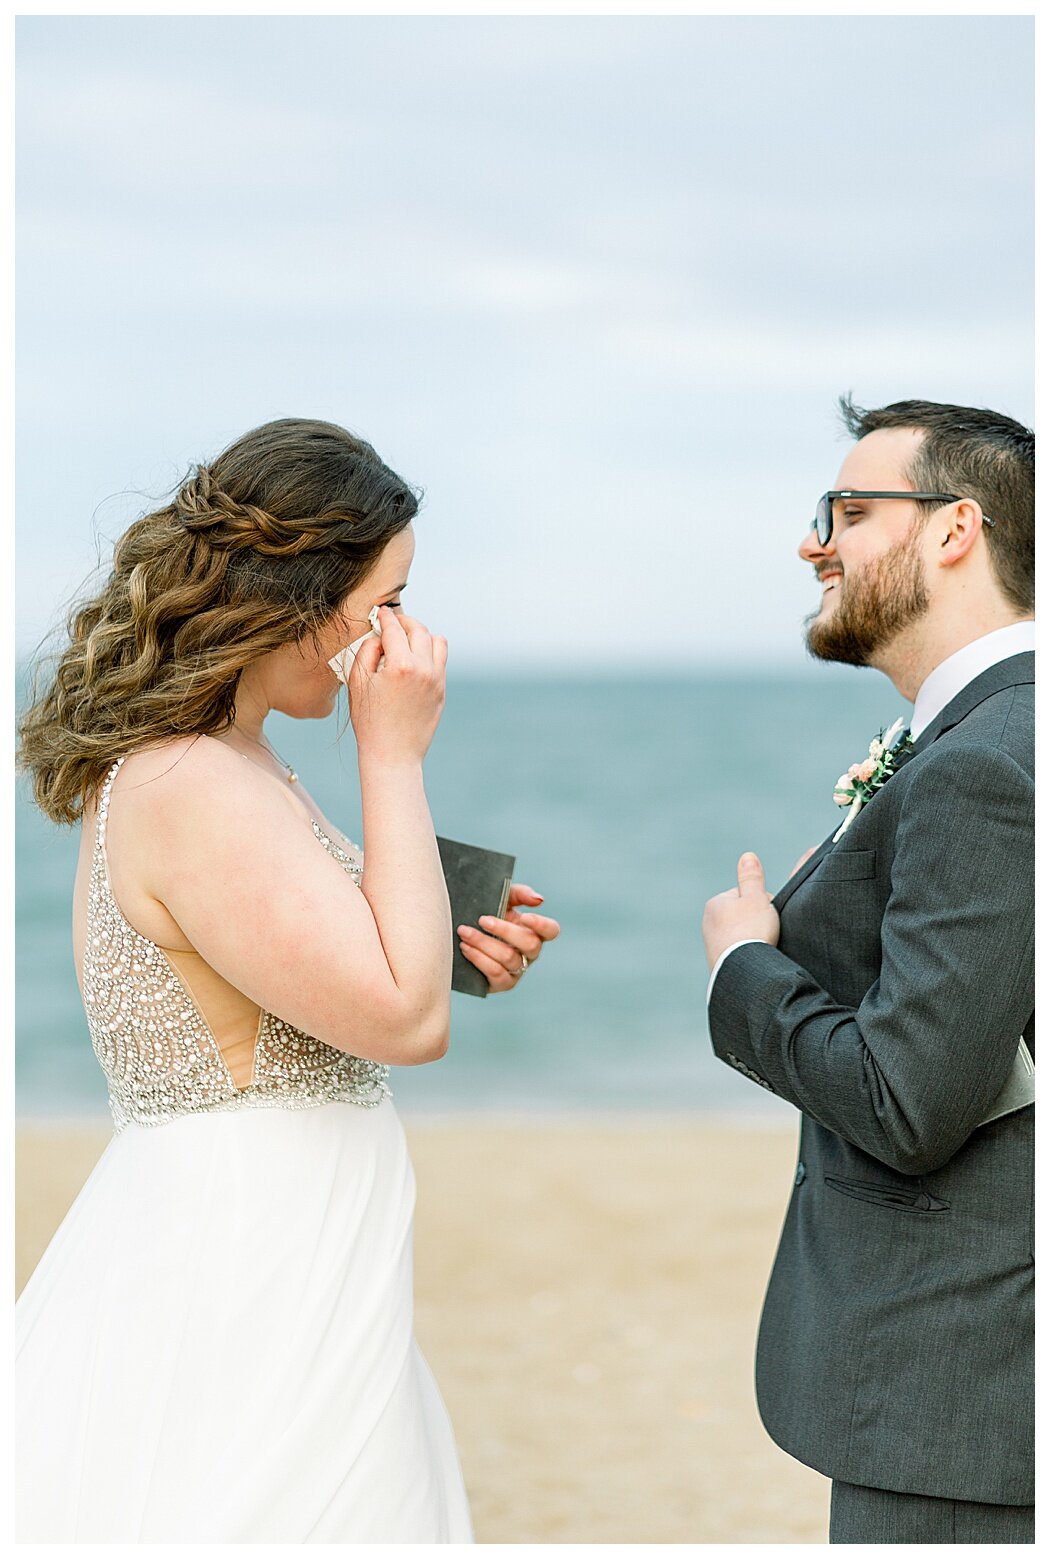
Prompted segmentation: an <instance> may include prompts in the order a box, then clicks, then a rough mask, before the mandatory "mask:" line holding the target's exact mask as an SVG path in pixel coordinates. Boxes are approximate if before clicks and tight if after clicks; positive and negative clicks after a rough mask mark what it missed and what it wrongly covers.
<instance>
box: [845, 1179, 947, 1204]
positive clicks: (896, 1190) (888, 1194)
mask: <svg viewBox="0 0 1050 1559" xmlns="http://www.w3.org/2000/svg"><path fill="white" fill-rule="evenodd" d="M824 1184H825V1185H826V1186H827V1187H828V1188H829V1190H831V1191H838V1192H839V1194H840V1195H841V1196H852V1197H854V1198H855V1199H856V1200H857V1201H858V1202H874V1203H875V1205H876V1206H877V1207H888V1208H890V1209H892V1211H894V1212H898V1213H947V1212H951V1204H950V1203H948V1202H942V1201H941V1200H940V1198H939V1197H936V1196H931V1195H930V1193H929V1191H924V1190H923V1189H922V1187H921V1186H908V1185H901V1186H896V1185H880V1184H879V1183H878V1182H877V1181H874V1180H842V1179H840V1178H839V1176H838V1175H825V1176H824Z"/></svg>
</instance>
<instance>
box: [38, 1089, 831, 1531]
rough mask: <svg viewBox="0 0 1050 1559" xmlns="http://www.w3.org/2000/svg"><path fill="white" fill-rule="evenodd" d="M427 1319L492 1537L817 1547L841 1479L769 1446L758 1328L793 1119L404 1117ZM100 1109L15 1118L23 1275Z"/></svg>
mask: <svg viewBox="0 0 1050 1559" xmlns="http://www.w3.org/2000/svg"><path fill="white" fill-rule="evenodd" d="M405 1125H406V1131H407V1134H408V1138H409V1142H410V1146H411V1150H412V1157H413V1161H414V1163H415V1168H416V1177H417V1181H418V1188H419V1191H418V1210H417V1222H416V1296H417V1298H416V1303H417V1317H416V1331H417V1336H418V1338H419V1341H420V1344H421V1346H422V1347H423V1350H424V1352H425V1353H426V1355H427V1358H428V1360H429V1362H430V1364H431V1367H432V1368H433V1371H434V1373H435V1375H436V1376H437V1379H438V1381H439V1383H440V1385H441V1388H442V1391H443V1393H444V1396H445V1400H446V1402H447V1404H448V1408H449V1411H450V1413H451V1415H452V1420H453V1423H454V1424H455V1426H456V1432H457V1438H458V1440H459V1446H460V1453H461V1456H462V1460H463V1468H464V1473H465V1476H466V1481H467V1486H468V1489H469V1491H470V1497H471V1503H472V1507H473V1511H474V1521H475V1528H476V1536H477V1539H478V1541H479V1542H482V1543H519V1542H543V1543H595V1542H621V1543H642V1542H664V1543H687V1542H704V1543H745V1542H757V1543H800V1542H801V1543H805V1542H823V1541H825V1540H826V1533H827V1509H828V1498H829V1490H830V1485H829V1484H828V1482H827V1480H826V1479H824V1478H823V1477H821V1476H820V1475H819V1474H817V1473H815V1472H812V1471H811V1470H810V1469H808V1468H806V1467H802V1466H800V1465H799V1464H798V1463H797V1462H794V1461H792V1460H791V1458H790V1457H788V1456H786V1455H785V1454H784V1453H783V1452H781V1451H780V1450H778V1448H777V1447H776V1446H774V1445H773V1444H772V1442H771V1441H770V1440H769V1439H768V1438H767V1436H766V1434H765V1432H764V1430H763V1429H762V1426H761V1423H760V1421H759V1418H758V1413H757V1409H756V1407H755V1402H754V1392H753V1386H752V1360H753V1352H754V1340H755V1331H756V1327H757V1323H758V1315H759V1310H760V1307H761V1301H762V1295H763V1292H764V1289H765V1283H766V1278H767V1276H768V1273H769V1267H770V1263H771V1261H772V1258H773V1253H774V1250H775V1247H776V1240H777V1235H778V1232H779V1228H780V1222H781V1218H782V1216H783V1211H784V1206H785V1203H786V1201H787V1197H788V1193H789V1189H790V1185H791V1178H792V1170H793V1166H794V1156H795V1145H796V1138H795V1131H794V1129H793V1127H792V1126H791V1125H790V1124H784V1125H781V1124H780V1123H776V1124H766V1123H764V1122H761V1123H755V1122H752V1121H739V1122H734V1121H730V1120H721V1121H713V1120H712V1119H711V1118H709V1117H708V1118H699V1117H694V1118H684V1117H683V1118H678V1117H674V1118H671V1117H663V1116H622V1117H616V1118H610V1119H607V1120H606V1119H600V1118H591V1117H588V1118H570V1117H565V1118H552V1119H549V1120H544V1119H536V1118H529V1119H522V1118H517V1119H509V1118H508V1119H506V1120H503V1119H499V1118H495V1117H492V1116H485V1117H478V1116H465V1117H462V1118H450V1117H447V1116H443V1117H441V1118H440V1119H422V1118H415V1117H411V1116H410V1117H408V1118H407V1119H406V1122H405ZM108 1138H109V1133H108V1130H107V1129H106V1127H105V1125H104V1124H100V1125H98V1126H94V1125H83V1124H80V1125H75V1126H74V1125H66V1124H58V1123H53V1124H44V1123H40V1122H33V1123H28V1122H26V1123H22V1124H21V1125H20V1126H19V1129H18V1134H17V1174H18V1179H17V1253H16V1281H17V1284H18V1287H19V1288H21V1286H22V1284H23V1283H24V1282H25V1280H26V1278H27V1277H28V1275H29V1273H30V1272H31V1271H32V1269H33V1267H34V1265H35V1264H36V1262H37V1261H38V1260H39V1257H40V1255H41V1253H42V1251H43V1249H44V1248H45V1246H46V1244H47V1242H48V1240H49V1239H50V1237H51V1235H52V1233H53V1232H54V1229H55V1227H56V1226H57V1224H58V1223H59V1221H60V1219H61V1218H62V1216H63V1215H64V1213H65V1211H66V1209H67V1208H68V1206H69V1204H70V1203H71V1201H72V1200H73V1198H74V1196H75V1195H76V1193H77V1191H78V1190H79V1188H80V1186H81V1185H82V1184H83V1181H84V1179H85V1178H86V1176H87V1175H88V1174H89V1173H90V1170H91V1168H92V1166H93V1164H94V1163H95V1161H96V1159H97V1157H98V1155H99V1154H100V1153H101V1152H102V1150H103V1148H104V1147H105V1145H106V1142H107V1141H108Z"/></svg>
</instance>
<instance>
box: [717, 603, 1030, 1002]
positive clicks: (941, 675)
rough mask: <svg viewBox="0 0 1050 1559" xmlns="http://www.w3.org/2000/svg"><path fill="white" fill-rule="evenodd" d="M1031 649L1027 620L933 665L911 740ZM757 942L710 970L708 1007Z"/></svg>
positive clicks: (918, 704) (913, 721) (995, 631)
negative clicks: (736, 961) (736, 960)
mask: <svg viewBox="0 0 1050 1559" xmlns="http://www.w3.org/2000/svg"><path fill="white" fill-rule="evenodd" d="M1034 649H1035V623H1034V622H1033V621H1032V620H1031V618H1029V619H1027V620H1026V621H1025V622H1020V623H1010V624H1009V625H1008V626H1007V627H1006V628H994V629H993V630H992V632H991V633H986V634H984V635H983V636H982V637H981V638H980V639H974V640H973V642H972V643H970V644H964V645H963V647H962V649H961V650H956V651H955V653H954V654H952V655H949V656H948V658H947V660H942V661H941V663H940V665H939V666H934V668H933V670H932V671H931V672H930V674H929V676H928V677H927V678H926V681H925V682H924V683H923V684H922V686H921V687H920V689H919V691H918V692H917V693H916V695H915V708H914V710H913V712H912V717H911V726H910V730H911V734H912V738H913V740H914V739H915V738H916V737H918V736H919V734H920V732H922V731H925V729H926V727H927V726H928V725H929V724H930V723H931V722H932V721H934V720H936V718H937V716H938V715H939V714H940V712H941V710H942V709H946V708H947V707H948V705H949V704H950V703H951V701H952V699H953V698H954V697H955V695H956V694H957V693H961V692H962V690H963V688H964V687H967V686H968V685H969V683H971V682H972V681H973V680H974V678H975V677H979V676H980V675H981V672H982V671H988V670H990V669H991V667H992V666H997V665H998V664H999V662H1000V661H1001V660H1009V659H1010V656H1011V655H1021V654H1023V653H1024V651H1025V650H1034ZM760 940H761V938H759V937H753V936H751V937H743V938H741V940H740V941H739V942H733V943H731V944H730V946H729V947H727V948H726V950H725V952H724V953H723V954H722V955H721V957H720V958H719V960H718V962H717V963H716V964H715V966H714V968H713V969H712V970H711V978H710V979H709V980H708V982H707V1001H708V1005H709V1006H710V1003H711V992H712V991H713V990H714V987H715V980H716V979H717V978H718V971H719V969H721V967H722V965H723V964H724V963H725V961H726V959H727V958H728V957H729V955H730V953H735V952H736V950H737V948H738V947H744V946H746V944H747V943H748V942H757V941H760Z"/></svg>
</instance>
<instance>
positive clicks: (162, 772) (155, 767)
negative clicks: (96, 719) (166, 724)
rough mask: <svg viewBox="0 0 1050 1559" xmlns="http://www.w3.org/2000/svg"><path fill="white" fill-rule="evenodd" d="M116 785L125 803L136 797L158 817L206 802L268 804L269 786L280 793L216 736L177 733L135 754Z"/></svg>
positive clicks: (224, 806)
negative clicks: (168, 739) (176, 735)
mask: <svg viewBox="0 0 1050 1559" xmlns="http://www.w3.org/2000/svg"><path fill="white" fill-rule="evenodd" d="M260 778H261V779H262V780H263V783H262V784H260V783H259V781H260ZM116 788H117V790H118V794H119V795H121V796H123V797H124V799H125V803H126V804H127V803H128V802H130V803H131V804H132V805H134V803H135V802H136V801H138V802H140V803H141V804H142V806H143V808H144V809H146V810H148V811H149V812H150V813H151V814H152V815H153V816H155V817H158V818H162V817H163V816H164V815H168V816H170V817H174V816H177V815H182V816H185V815H186V814H187V813H191V814H192V813H194V812H196V811H199V810H200V809H201V808H203V807H205V806H207V807H209V808H212V809H215V810H217V811H219V812H226V811H228V810H230V809H234V810H238V811H242V812H243V811H244V810H245V809H249V810H252V811H254V810H255V809H256V808H258V807H259V806H262V807H263V808H266V807H267V803H268V802H269V801H271V797H270V791H271V790H272V791H273V792H276V794H277V796H279V795H280V791H279V789H278V787H277V786H272V787H271V786H269V785H267V784H266V783H265V776H264V775H263V776H261V775H260V773H259V770H258V769H257V768H256V767H255V766H253V765H252V764H251V763H250V762H248V760H247V759H245V758H244V757H242V755H241V754H240V753H238V752H235V751H234V750H233V748H232V747H228V746H227V745H226V743H225V742H222V741H219V740H218V739H217V738H216V737H214V736H178V737H173V738H172V739H171V740H170V741H167V742H158V743H156V744H155V745H153V746H151V747H145V748H143V749H142V750H141V751H139V752H135V753H132V754H131V755H130V756H129V757H128V758H127V759H126V760H125V762H124V764H123V765H122V769H121V773H120V775H119V776H118V778H117V782H116Z"/></svg>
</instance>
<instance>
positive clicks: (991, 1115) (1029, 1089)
mask: <svg viewBox="0 0 1050 1559" xmlns="http://www.w3.org/2000/svg"><path fill="white" fill-rule="evenodd" d="M1034 1103H1035V1062H1034V1061H1033V1060H1032V1056H1031V1052H1030V1051H1029V1049H1028V1046H1027V1045H1026V1044H1025V1042H1024V1040H1023V1039H1020V1040H1018V1042H1017V1054H1016V1055H1015V1056H1014V1064H1013V1066H1012V1067H1011V1068H1010V1075H1009V1077H1008V1078H1007V1079H1006V1082H1005V1083H1004V1084H1003V1088H1002V1092H1001V1093H1000V1094H999V1097H998V1098H997V1099H996V1101H995V1103H994V1104H993V1105H992V1107H991V1109H990V1110H989V1112H988V1114H987V1115H986V1116H985V1117H984V1120H983V1121H981V1122H980V1125H981V1126H987V1125H988V1123H989V1121H997V1120H998V1119H999V1117H1000V1115H1012V1114H1013V1112H1014V1110H1023V1109H1024V1107H1025V1105H1026V1104H1034Z"/></svg>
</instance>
